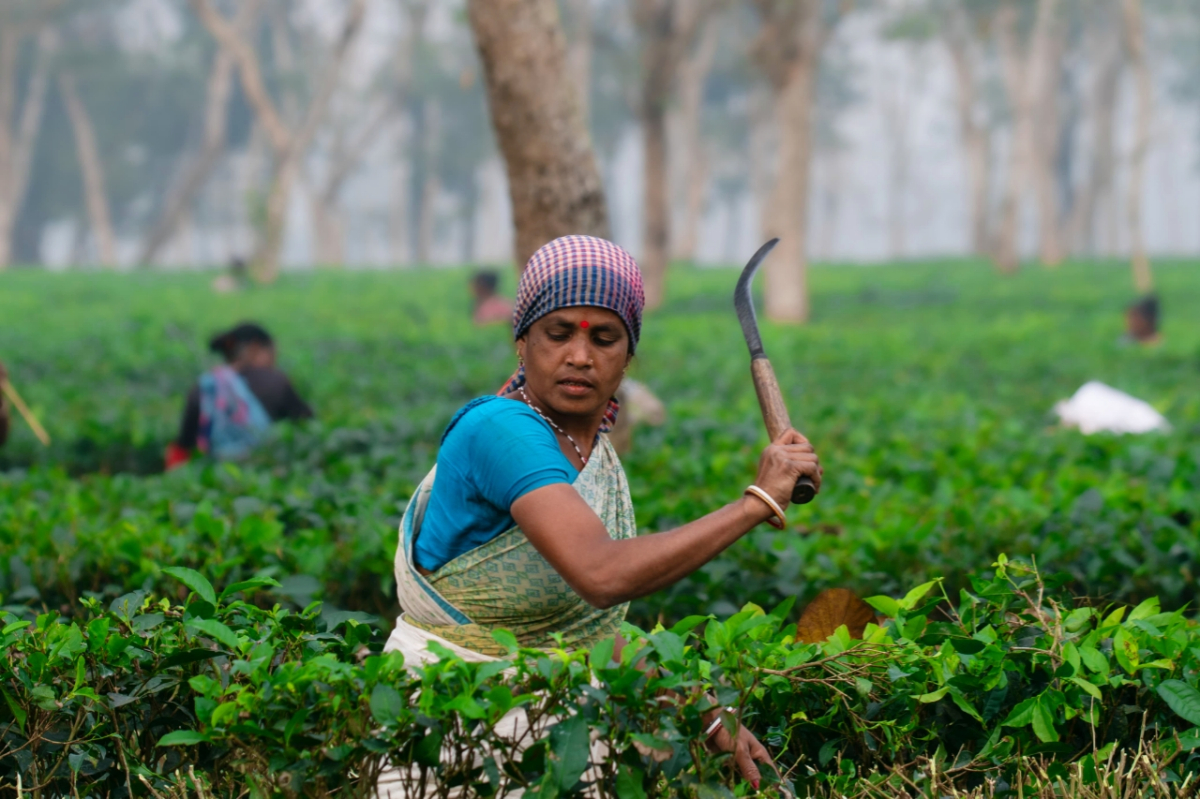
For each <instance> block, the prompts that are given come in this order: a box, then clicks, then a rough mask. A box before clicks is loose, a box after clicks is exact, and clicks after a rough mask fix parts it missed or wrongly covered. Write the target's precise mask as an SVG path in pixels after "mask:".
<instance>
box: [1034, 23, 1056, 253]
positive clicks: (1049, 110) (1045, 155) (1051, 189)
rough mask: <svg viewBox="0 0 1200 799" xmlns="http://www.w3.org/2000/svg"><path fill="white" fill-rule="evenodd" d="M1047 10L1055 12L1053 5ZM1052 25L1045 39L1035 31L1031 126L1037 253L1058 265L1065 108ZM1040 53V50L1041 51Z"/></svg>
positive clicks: (1050, 24) (1054, 28)
mask: <svg viewBox="0 0 1200 799" xmlns="http://www.w3.org/2000/svg"><path fill="white" fill-rule="evenodd" d="M1043 4H1044V5H1043V6H1041V7H1039V25H1040V24H1042V22H1041V20H1040V14H1041V13H1042V8H1045V7H1046V6H1049V5H1051V4H1050V3H1048V2H1046V0H1043ZM1045 13H1048V14H1051V15H1052V14H1053V13H1054V10H1053V9H1051V10H1049V11H1048V12H1045ZM1045 24H1047V25H1048V26H1049V30H1047V32H1046V34H1045V40H1044V41H1041V42H1039V41H1038V39H1037V34H1036V33H1035V38H1034V44H1033V46H1034V47H1035V48H1038V50H1036V51H1035V53H1034V58H1035V62H1034V63H1038V64H1040V65H1041V66H1042V70H1041V73H1040V78H1039V76H1038V75H1037V74H1035V75H1032V76H1031V77H1030V81H1031V82H1033V81H1038V82H1037V83H1036V84H1035V85H1032V86H1030V87H1029V90H1030V91H1031V92H1037V95H1036V97H1035V100H1034V102H1033V103H1031V108H1032V109H1034V110H1033V113H1032V119H1031V123H1030V130H1031V132H1032V135H1033V137H1034V146H1033V153H1034V156H1035V157H1034V169H1033V175H1032V183H1033V186H1034V193H1035V196H1036V198H1037V209H1038V238H1039V244H1038V254H1039V259H1040V260H1041V262H1042V264H1043V265H1044V266H1050V267H1055V266H1059V265H1061V264H1062V262H1063V246H1062V235H1061V234H1062V212H1061V208H1060V199H1059V197H1060V195H1059V192H1058V181H1057V175H1058V170H1057V169H1056V162H1057V156H1058V150H1059V144H1060V139H1061V136H1062V131H1063V124H1062V111H1061V107H1060V103H1059V99H1060V98H1059V87H1060V84H1061V82H1062V56H1063V53H1062V47H1063V41H1062V35H1061V33H1060V32H1059V31H1058V30H1057V29H1058V25H1057V24H1056V23H1055V22H1054V20H1053V17H1052V16H1051V17H1050V21H1049V22H1047V23H1045ZM1039 53H1040V54H1039Z"/></svg>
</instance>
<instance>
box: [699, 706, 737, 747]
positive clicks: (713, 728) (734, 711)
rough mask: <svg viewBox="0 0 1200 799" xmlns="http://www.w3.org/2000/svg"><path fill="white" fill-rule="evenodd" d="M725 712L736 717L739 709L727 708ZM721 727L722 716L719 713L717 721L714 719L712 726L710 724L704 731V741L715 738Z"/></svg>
mask: <svg viewBox="0 0 1200 799" xmlns="http://www.w3.org/2000/svg"><path fill="white" fill-rule="evenodd" d="M724 710H725V712H727V713H730V714H733V715H735V716H736V715H737V708H735V707H727V708H724ZM720 726H721V714H720V713H718V714H717V717H716V718H715V719H713V722H712V724H709V725H708V729H707V730H705V731H704V740H706V741H707V740H708V739H709V738H711V737H712V736H713V733H714V732H716V731H717V729H718V728H719V727H720Z"/></svg>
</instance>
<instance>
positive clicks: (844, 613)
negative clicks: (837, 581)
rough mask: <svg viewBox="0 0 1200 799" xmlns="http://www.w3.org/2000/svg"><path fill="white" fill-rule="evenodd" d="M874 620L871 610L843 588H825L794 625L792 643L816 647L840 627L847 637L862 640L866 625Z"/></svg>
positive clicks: (873, 613)
mask: <svg viewBox="0 0 1200 799" xmlns="http://www.w3.org/2000/svg"><path fill="white" fill-rule="evenodd" d="M873 621H875V610H874V608H872V607H871V606H870V605H868V604H867V603H866V602H863V601H862V600H861V599H859V598H858V597H857V596H855V594H854V592H853V591H850V590H848V589H846V588H829V589H826V590H825V591H822V592H821V593H819V594H817V598H816V599H814V600H813V601H812V602H811V603H809V606H808V607H806V608H805V609H804V613H802V614H801V615H800V621H798V622H796V640H798V641H801V642H803V643H806V644H819V643H821V642H822V641H824V640H826V639H828V638H829V636H831V635H833V634H834V633H835V632H836V631H837V628H838V627H841V626H842V625H843V624H844V625H846V628H847V629H848V630H849V631H850V637H851V638H862V637H863V631H864V630H866V628H867V625H868V624H870V623H871V622H873Z"/></svg>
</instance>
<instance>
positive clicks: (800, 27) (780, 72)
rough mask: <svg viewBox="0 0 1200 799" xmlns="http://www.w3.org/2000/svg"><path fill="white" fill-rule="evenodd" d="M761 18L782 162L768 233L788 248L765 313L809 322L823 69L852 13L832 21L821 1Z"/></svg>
mask: <svg viewBox="0 0 1200 799" xmlns="http://www.w3.org/2000/svg"><path fill="white" fill-rule="evenodd" d="M755 5H756V6H757V7H758V11H759V15H760V18H761V26H760V28H759V35H758V40H757V42H756V43H755V46H754V55H755V59H756V61H757V62H758V64H759V66H760V68H761V69H762V70H763V73H764V74H765V75H766V76H767V79H768V82H769V83H770V86H771V89H772V95H773V97H772V105H773V107H774V110H775V123H776V126H777V128H778V135H779V158H778V165H777V167H776V169H775V180H774V185H773V188H772V190H771V195H770V200H769V202H768V205H767V211H766V214H767V218H766V227H767V230H768V232H769V233H770V234H771V235H774V236H778V237H779V238H780V239H781V241H780V243H779V247H778V248H777V250H776V252H775V254H774V256H772V258H770V259H769V260H768V261H767V264H766V267H765V271H766V291H765V292H764V295H765V297H766V312H767V315H768V316H769V317H770V318H772V319H775V320H777V321H781V322H806V321H808V314H809V302H808V253H807V247H808V204H809V183H810V177H811V172H812V153H813V139H814V135H813V134H814V131H813V105H814V102H815V99H816V79H817V70H818V68H819V66H820V63H821V53H822V51H823V50H824V49H825V44H826V43H827V42H828V40H829V37H830V35H831V34H832V32H833V29H834V26H835V25H836V24H837V22H838V20H839V19H840V18H841V16H842V15H844V14H845V13H846V8H847V6H845V5H843V4H839V5H838V8H837V11H835V12H832V13H831V15H830V16H828V17H827V15H826V14H827V12H826V10H825V9H824V3H823V2H821V0H755Z"/></svg>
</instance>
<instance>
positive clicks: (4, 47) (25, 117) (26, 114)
mask: <svg viewBox="0 0 1200 799" xmlns="http://www.w3.org/2000/svg"><path fill="white" fill-rule="evenodd" d="M27 32H28V31H27V29H26V28H24V27H23V26H21V25H18V24H15V23H14V22H12V21H9V20H6V19H3V18H2V17H0V269H4V268H5V267H7V266H8V263H9V261H10V260H11V259H12V241H13V228H14V226H15V225H16V222H17V217H18V216H19V215H20V213H21V207H22V206H23V205H24V204H25V194H26V191H27V190H28V188H29V173H30V169H31V167H32V164H33V154H34V147H35V146H36V144H37V139H38V134H39V133H40V132H41V128H42V117H43V113H44V111H45V107H46V94H47V86H48V84H49V75H50V68H49V61H50V56H51V55H52V53H53V51H54V48H55V44H56V36H55V33H54V31H53V29H51V28H50V27H49V26H46V25H43V26H41V28H40V30H39V31H38V35H37V53H36V55H35V57H34V62H33V70H32V72H31V73H30V76H29V79H28V81H27V82H26V86H25V96H24V100H23V102H22V103H21V107H20V110H19V113H18V109H17V96H18V91H17V57H18V55H19V50H20V47H21V40H22V38H23V37H24V35H25V34H26V33H27Z"/></svg>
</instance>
